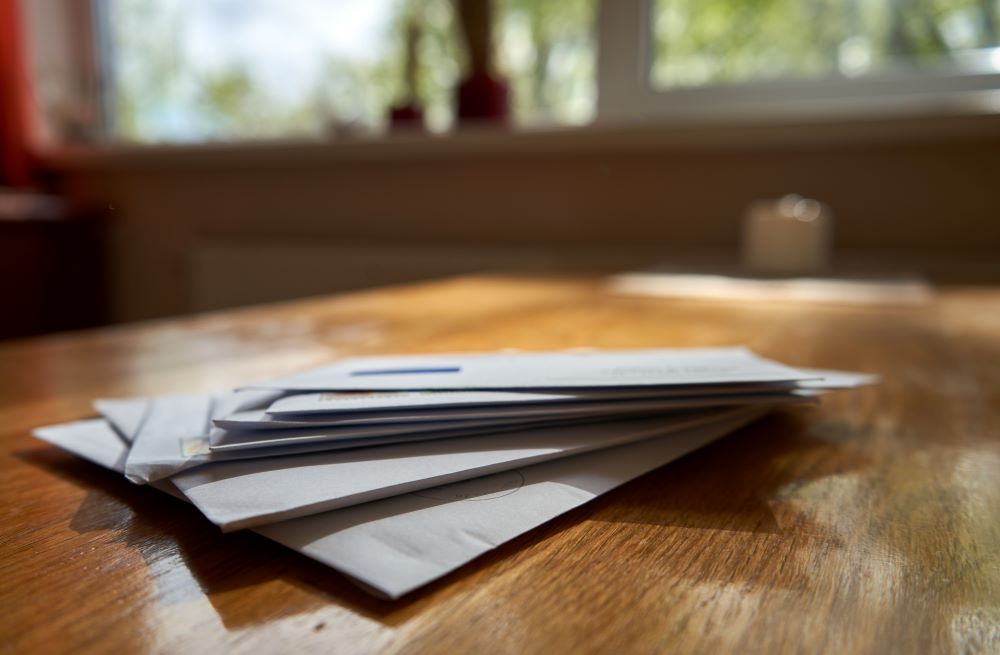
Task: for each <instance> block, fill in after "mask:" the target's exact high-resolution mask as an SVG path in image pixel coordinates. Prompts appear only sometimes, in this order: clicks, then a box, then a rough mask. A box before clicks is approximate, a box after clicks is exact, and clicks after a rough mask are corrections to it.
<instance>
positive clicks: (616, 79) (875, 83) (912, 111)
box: [597, 0, 1000, 124]
mask: <svg viewBox="0 0 1000 655" xmlns="http://www.w3.org/2000/svg"><path fill="white" fill-rule="evenodd" d="M654 2H655V0H600V6H599V8H598V19H597V43H598V56H597V88H598V100H597V120H598V121H599V122H601V123H605V124H607V123H626V122H628V123H634V122H636V121H645V122H650V121H658V120H659V121H663V120H671V119H680V120H690V119H699V120H706V119H707V120H713V119H715V120H717V119H721V120H732V119H742V120H745V119H774V120H788V119H790V118H792V119H794V118H806V119H808V118H852V117H857V118H872V117H880V116H898V115H929V114H935V113H941V112H951V113H954V112H956V111H957V112H969V113H984V112H988V113H997V112H1000V48H994V49H992V50H985V51H979V52H976V53H970V54H969V55H967V56H963V57H962V58H961V60H960V65H959V66H954V65H952V66H941V67H940V68H938V69H934V70H893V71H885V72H879V73H875V74H871V75H865V76H863V77H857V78H848V77H839V76H838V77H826V78H820V79H787V80H773V81H761V82H747V83H742V84H731V85H707V86H700V87H693V88H680V89H656V88H654V87H653V84H652V79H651V71H652V62H653V54H654V53H653V48H654V43H653V32H652V25H653V23H652V16H653V3H654Z"/></svg>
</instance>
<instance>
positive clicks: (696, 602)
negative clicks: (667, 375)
mask: <svg viewBox="0 0 1000 655" xmlns="http://www.w3.org/2000/svg"><path fill="white" fill-rule="evenodd" d="M734 343H744V344H747V345H748V346H750V347H752V348H753V349H755V350H757V351H758V352H760V353H762V354H764V355H768V356H772V357H775V358H778V359H781V360H783V361H786V362H789V363H792V364H799V365H811V366H825V367H835V368H845V369H856V370H864V371H873V372H877V373H880V374H882V375H883V376H884V382H883V383H882V384H881V385H879V386H877V387H872V388H868V389H864V390H860V391H857V392H850V393H843V394H839V395H834V396H832V397H830V398H829V399H828V400H825V401H824V403H823V404H822V406H821V407H820V408H818V409H815V410H808V411H797V412H792V413H786V414H780V415H775V416H773V417H771V418H769V419H766V420H764V421H762V422H759V423H757V424H755V425H753V426H751V427H749V428H747V429H744V430H742V431H740V432H739V433H737V434H734V435H732V436H730V437H727V438H725V439H723V440H722V441H720V442H718V443H716V444H714V445H712V446H710V447H708V448H706V449H703V450H701V451H699V452H696V453H694V454H692V455H690V456H688V457H685V458H684V459H682V460H680V461H678V462H675V463H673V464H671V465H668V466H666V467H664V468H661V469H659V470H657V471H655V472H653V473H651V474H649V475H647V476H645V477H644V478H642V479H640V480H637V481H635V482H633V483H631V484H628V485H626V486H625V487H623V488H621V489H619V490H617V491H615V492H613V493H610V494H608V495H606V496H604V497H602V498H600V499H598V500H597V501H595V502H593V503H590V504H588V505H586V506H584V507H582V508H579V509H577V510H575V511H573V512H571V513H569V514H567V515H565V516H563V517H561V518H559V519H558V520H556V521H553V522H551V523H549V524H547V525H545V526H543V527H542V528H540V529H538V530H535V531H533V532H531V533H529V534H527V535H524V536H522V537H520V538H518V539H516V540H514V541H513V542H511V543H509V544H506V545H504V546H503V547H501V548H499V549H498V550H497V551H495V552H493V553H490V554H489V555H487V556H485V557H482V558H480V559H479V560H477V561H476V562H474V563H472V564H471V565H469V566H466V567H464V568H462V569H461V570H459V571H458V572H456V573H454V574H452V575H450V576H448V577H446V578H445V579H443V580H441V581H439V582H437V583H435V584H433V585H431V586H430V587H428V588H426V589H424V590H423V591H420V592H417V593H416V594H414V595H412V596H410V597H407V598H405V599H403V600H401V601H398V602H395V603H392V602H383V601H378V600H374V599H372V598H370V597H368V596H366V595H365V594H364V593H363V592H360V591H358V590H357V589H356V588H355V587H354V586H353V585H352V584H351V583H350V582H348V581H347V580H346V579H345V578H343V577H342V576H341V575H339V574H337V573H336V572H334V571H331V570H329V569H327V568H325V567H323V566H321V565H319V564H315V563H313V562H311V561H310V560H308V559H306V558H305V557H302V556H300V555H297V554H295V553H292V552H290V551H287V550H284V549H282V548H281V547H279V546H276V545H274V544H271V543H270V542H268V541H266V540H265V539H263V538H260V537H257V536H255V535H252V534H246V533H235V534H230V535H223V534H221V533H219V532H218V531H217V530H215V529H214V528H212V527H211V526H210V525H209V524H208V523H207V522H205V521H204V520H202V519H201V518H200V516H199V515H198V514H197V512H196V511H195V510H193V509H192V508H190V507H187V506H184V505H183V504H181V503H179V502H176V501H174V500H172V499H170V498H167V497H164V496H162V495H160V494H158V493H156V492H154V491H151V490H148V489H144V488H139V487H135V486H132V485H130V484H129V483H127V482H125V481H124V480H122V479H121V478H120V477H119V476H116V475H114V474H111V473H106V472H104V471H102V470H100V469H98V468H96V467H94V466H92V465H89V464H87V463H85V462H83V461H80V460H78V459H76V458H74V457H72V456H70V455H67V454H64V453H62V452H60V451H58V450H57V449H54V448H51V447H49V446H47V445H44V444H42V443H41V442H38V441H36V440H34V439H33V438H32V437H30V435H29V434H28V430H29V429H30V428H32V427H36V426H39V425H43V424H50V423H56V422H60V421H66V420H71V419H76V418H81V417H84V416H87V415H90V414H91V411H90V408H89V402H90V400H91V399H92V398H93V397H96V396H107V395H120V394H144V393H152V392H169V391H178V390H183V389H209V388H215V387H221V386H227V385H232V384H235V383H238V382H240V381H243V380H245V379H246V378H248V377H257V376H262V375H274V374H278V373H284V372H288V371H292V370H295V369H298V368H302V367H305V366H309V365H313V364H316V363H319V362H322V361H325V360H328V359H330V358H332V357H336V356H339V355H343V354H347V353H358V352H421V351H423V352H433V351H437V352H442V351H456V350H492V349H496V348H523V349H551V348H568V347H575V346H593V347H603V348H627V347H647V346H697V345H723V344H734ZM0 384H2V400H0V433H2V449H3V451H2V457H0V467H2V468H0V483H2V485H3V486H2V489H3V501H2V514H0V580H2V585H0V626H2V627H0V648H2V649H3V650H4V651H7V652H40V653H51V652H70V651H71V652H85V653H86V652H115V653H121V652H147V651H151V652H174V651H184V652H185V653H201V652H206V653H218V652H220V651H230V650H232V651H245V652H255V653H259V652H265V653H266V652H289V651H306V652H360V653H370V652H386V653H397V652H406V653H410V652H441V653H469V652H480V653H524V652H533V653H553V652H574V653H608V652H615V653H617V652H637V653H660V652H672V653H704V652H740V653H747V652H749V653H775V652H809V653H918V652H933V653H940V652H943V653H948V652H955V653H977V652H998V651H1000V521H998V518H1000V411H998V410H1000V290H998V289H994V288H989V287H980V288H978V289H945V290H940V291H939V293H938V294H937V297H936V298H935V299H934V300H933V302H931V303H930V304H929V305H927V306H924V307H920V308H904V309H899V308H888V307H881V308H844V307H820V306H812V305H793V304H745V305H740V304H732V303H710V302H694V301H666V300H655V299H643V298H631V297H623V296H616V295H613V294H612V293H610V292H609V291H608V290H607V287H606V285H605V283H604V281H603V280H601V279H598V278H589V279H569V278H567V279H558V278H504V277H478V278H464V279H460V280H455V281H448V282H440V283H434V284H426V285H419V286H411V287H402V288H397V289H387V290H382V291H376V292H371V293H366V294H357V295H352V296H345V297H341V298H330V299H319V300H311V301H306V302H298V303H289V304H284V305H275V306H269V307H262V308H254V309H249V310H242V311H233V312H226V313H219V314H213V315H206V316H201V317H195V318H188V319H180V320H169V321H162V322H156V323H149V324H141V325H138V326H133V327H125V328H115V329H110V330H100V331H93V332H85V333H78V334H71V335H67V336H58V337H52V338H46V339H38V340H29V341H21V342H11V343H8V344H4V345H0Z"/></svg>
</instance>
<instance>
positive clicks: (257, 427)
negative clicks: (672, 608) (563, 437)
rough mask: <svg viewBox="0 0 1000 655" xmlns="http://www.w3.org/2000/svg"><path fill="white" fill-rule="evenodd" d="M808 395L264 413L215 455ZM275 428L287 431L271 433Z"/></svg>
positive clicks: (224, 435) (226, 438) (246, 419)
mask: <svg viewBox="0 0 1000 655" xmlns="http://www.w3.org/2000/svg"><path fill="white" fill-rule="evenodd" d="M813 401H814V398H813V396H812V395H810V394H806V393H802V392H801V391H796V392H792V393H782V394H778V393H767V394H764V393H759V394H746V395H720V396H708V397H696V398H694V397H690V398H669V399H651V400H643V401H614V402H598V403H572V404H568V405H567V404H560V405H529V406H503V407H500V408H496V409H492V408H486V407H476V408H471V409H462V408H455V409H447V410H434V411H431V412H428V413H427V414H407V416H410V417H413V418H414V419H415V420H414V421H412V422H409V423H386V424H375V425H372V424H369V425H367V426H366V427H364V428H356V427H350V426H348V427H343V426H342V424H339V423H337V419H332V420H333V421H334V425H332V426H329V425H326V421H327V420H330V419H326V418H325V415H304V416H302V417H301V419H300V418H299V417H298V416H295V417H288V418H270V416H269V415H267V414H264V413H263V412H242V413H240V414H234V415H233V416H232V417H229V419H228V420H226V419H222V420H216V421H215V423H216V425H241V426H244V427H243V429H241V430H219V429H216V430H213V432H212V437H211V443H212V446H211V447H212V453H213V454H217V453H221V452H222V451H223V450H227V451H231V450H239V449H246V448H253V447H267V446H278V445H289V444H294V443H315V444H319V443H322V442H325V441H330V442H333V441H339V440H340V439H344V438H350V439H364V438H367V439H369V441H370V443H369V444H368V445H371V446H376V445H378V444H379V437H382V436H384V437H390V436H393V435H401V434H412V433H418V432H435V431H437V432H439V433H440V434H441V436H442V437H444V436H454V434H455V432H456V430H462V431H465V432H471V433H476V434H483V433H487V432H489V431H490V430H489V428H490V426H496V428H497V430H498V431H499V430H501V429H504V428H505V427H506V426H509V425H517V424H522V425H523V424H525V423H533V424H536V425H542V424H544V423H555V422H574V423H580V422H587V421H597V420H602V419H605V420H607V419H612V418H626V417H628V416H630V415H649V414H654V413H656V414H667V413H676V412H680V411H689V410H693V409H703V408H706V407H714V408H726V407H735V406H750V405H778V404H783V403H788V404H791V403H807V402H813ZM438 414H445V415H446V416H449V417H452V418H453V419H454V420H452V421H447V422H442V421H431V420H426V419H431V418H434V417H435V416H437V415H438ZM275 424H277V425H279V426H281V427H283V428H285V429H283V430H277V429H272V428H273V427H274V426H275Z"/></svg>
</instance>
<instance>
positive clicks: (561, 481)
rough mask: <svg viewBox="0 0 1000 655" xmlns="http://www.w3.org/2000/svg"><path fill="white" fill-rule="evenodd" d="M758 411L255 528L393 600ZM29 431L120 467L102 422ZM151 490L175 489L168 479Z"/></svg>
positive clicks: (118, 449) (115, 442)
mask: <svg viewBox="0 0 1000 655" xmlns="http://www.w3.org/2000/svg"><path fill="white" fill-rule="evenodd" d="M759 415H760V412H759V411H758V410H746V411H744V412H742V413H739V414H736V415H732V416H730V417H729V418H727V419H725V420H717V421H713V422H711V423H706V424H705V425H702V426H699V427H697V428H692V429H689V430H684V431H681V432H676V433H673V434H671V435H669V436H666V437H661V438H656V439H648V440H644V441H639V442H636V443H634V444H630V445H625V446H618V447H615V448H612V449H607V450H602V451H598V452H594V453H586V454H582V455H576V456H573V457H566V458H563V459H559V460H554V461H550V462H545V463H542V464H536V465H533V466H529V467H524V468H520V469H513V470H511V471H504V472H501V473H498V474H494V475H492V476H488V477H485V478H478V479H475V480H469V481H467V482H462V483H458V484H454V485H446V486H443V487H435V488H431V489H426V490H424V491H421V492H418V493H416V494H407V495H404V496H395V497H392V498H387V499H384V500H379V501H375V502H371V503H365V504H363V505H356V506H354V507H349V508H346V509H341V510H336V511H332V512H326V513H324V514H316V515H313V516H308V517H305V518H300V519H293V520H290V521H283V522H281V523H272V524H270V525H266V526H262V527H260V528H258V529H257V530H256V531H257V532H258V533H260V534H262V535H264V536H266V537H268V538H270V539H273V540H274V541H277V542H278V543H281V544H283V545H285V546H288V547H289V548H291V549H293V550H296V551H298V552H300V553H303V554H305V555H307V556H308V557H311V558H313V559H316V560H317V561H319V562H322V563H324V564H326V565H328V566H331V567H333V568H335V569H337V570H339V571H341V572H342V573H345V574H347V575H348V576H350V577H351V578H352V579H354V580H356V581H358V582H359V583H360V584H361V586H362V588H364V589H366V590H368V591H371V592H373V593H375V594H377V595H382V596H385V597H388V598H399V597H400V596H402V595H404V594H406V593H408V592H410V591H413V590H415V589H417V588H419V587H421V586H423V585H425V584H428V583H429V582H432V581H433V580H435V579H437V578H439V577H441V576H443V575H445V574H447V573H449V572H451V571H453V570H455V569H457V568H459V567H460V566H462V565H463V564H465V563H467V562H469V561H471V560H473V559H475V558H476V557H478V556H480V555H482V554H484V553H486V552H488V551H489V550H492V549H493V548H495V547H496V546H498V545H500V544H502V543H504V542H506V541H509V540H511V539H513V538H515V537H517V536H518V535H520V534H522V533H524V532H526V531H528V530H530V529H532V528H534V527H536V526H539V525H541V524H543V523H545V522H547V521H549V520H551V519H553V518H555V517H556V516H559V515H560V514H562V513H564V512H567V511H569V510H571V509H573V508H574V507H577V506H579V505H582V504H583V503H585V502H587V501H589V500H591V499H593V498H595V497H597V496H599V495H600V494H602V493H604V492H606V491H608V490H610V489H613V488H614V487H617V486H619V485H620V484H623V483H625V482H627V481H629V480H631V479H633V478H636V477H638V476H640V475H642V474H644V473H646V472H648V471H651V470H653V469H655V468H657V467H659V466H661V465H663V464H666V463H668V462H670V461H672V460H674V459H677V458H679V457H681V456H683V455H685V454H687V453H688V452H691V451H692V450H695V449H697V448H700V447H702V446H704V445H706V444H708V443H710V442H711V441H714V440H715V439H717V438H719V437H722V436H724V435H726V434H728V433H730V432H732V431H735V430H737V429H739V428H740V427H742V426H743V425H745V424H746V423H748V422H750V421H751V420H753V419H754V418H756V417H757V416H759ZM35 434H36V436H38V437H40V438H42V439H44V440H46V441H48V442H50V443H53V444H55V445H57V446H59V447H61V448H64V449H65V450H68V451H70V452H73V453H76V454H77V455H80V456H82V457H85V458H87V459H89V460H91V461H93V462H95V463H96V464H98V465H100V466H104V467H106V468H110V469H113V470H116V471H118V472H123V471H124V461H125V457H126V455H127V453H128V444H127V442H126V441H124V440H122V439H121V438H119V437H118V436H117V435H116V434H115V432H114V431H113V430H112V429H111V428H110V427H109V426H108V425H107V424H106V423H105V422H104V421H102V420H100V419H92V420H88V421H79V422H76V423H71V424H64V425H59V426H51V427H48V428H40V429H38V430H36V431H35ZM156 486H157V487H158V488H159V489H161V490H163V491H166V492H168V493H171V494H174V495H177V493H178V492H177V491H176V489H174V488H173V487H172V485H170V483H169V482H168V481H161V482H159V483H156Z"/></svg>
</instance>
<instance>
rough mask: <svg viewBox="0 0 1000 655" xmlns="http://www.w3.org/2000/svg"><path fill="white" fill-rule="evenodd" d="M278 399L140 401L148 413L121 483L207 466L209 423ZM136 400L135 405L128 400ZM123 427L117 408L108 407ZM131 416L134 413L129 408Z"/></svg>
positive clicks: (229, 395)
mask: <svg viewBox="0 0 1000 655" xmlns="http://www.w3.org/2000/svg"><path fill="white" fill-rule="evenodd" d="M278 397H280V393H276V392H274V391H235V392H234V391H229V392H224V393H215V394H208V393H201V394H176V395H165V396H154V397H152V398H148V399H146V400H147V402H148V408H147V409H146V410H145V412H144V413H143V419H142V422H141V425H140V427H139V428H138V431H137V432H136V433H135V438H134V440H133V444H132V449H131V450H130V451H129V454H128V459H127V460H126V462H125V477H127V478H128V479H129V480H131V481H132V482H135V483H136V484H143V483H146V482H150V481H152V480H158V479H160V478H164V477H167V476H169V475H171V474H172V473H175V472H177V471H178V470H182V469H184V468H186V467H190V466H195V465H197V464H199V463H202V462H205V461H208V460H209V455H208V452H209V451H208V433H209V430H210V426H211V421H212V418H214V417H215V416H220V415H227V416H228V415H229V414H233V413H235V412H239V411H245V410H248V409H253V408H258V407H267V406H268V405H270V404H271V403H272V402H273V401H274V400H275V399H276V398H278ZM133 400H138V399H133ZM100 407H102V408H103V409H104V410H109V409H111V410H112V411H110V413H109V415H111V416H115V417H116V418H117V419H118V420H119V421H120V422H123V425H124V423H125V422H127V421H123V419H122V417H121V414H119V413H116V411H114V410H116V409H117V410H120V409H121V406H118V407H114V408H113V407H110V406H109V404H108V401H103V402H102V404H101V405H100ZM130 411H131V412H132V414H130V416H134V414H135V413H138V412H137V410H135V409H134V408H130Z"/></svg>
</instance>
